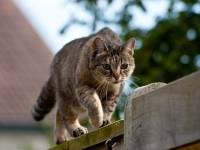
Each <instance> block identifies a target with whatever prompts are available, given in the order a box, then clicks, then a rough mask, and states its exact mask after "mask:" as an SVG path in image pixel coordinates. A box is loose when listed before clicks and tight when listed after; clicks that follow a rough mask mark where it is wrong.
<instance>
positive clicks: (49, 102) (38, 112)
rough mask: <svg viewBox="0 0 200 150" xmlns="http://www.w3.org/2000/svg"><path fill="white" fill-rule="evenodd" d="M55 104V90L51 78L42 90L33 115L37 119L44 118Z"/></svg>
mask: <svg viewBox="0 0 200 150" xmlns="http://www.w3.org/2000/svg"><path fill="white" fill-rule="evenodd" d="M54 105H55V91H54V86H53V85H52V82H51V80H50V79H49V80H48V81H47V82H46V83H45V85H44V86H43V88H42V91H41V93H40V95H39V97H38V99H37V101H36V104H35V105H34V106H33V108H32V116H33V118H34V119H35V120H36V121H40V120H42V119H43V118H44V117H45V116H46V115H47V114H48V113H49V112H50V111H51V109H52V108H53V107H54Z"/></svg>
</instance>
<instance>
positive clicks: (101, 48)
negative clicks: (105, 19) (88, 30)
mask: <svg viewBox="0 0 200 150" xmlns="http://www.w3.org/2000/svg"><path fill="white" fill-rule="evenodd" d="M92 46H93V50H94V51H96V53H98V54H99V53H103V52H106V51H107V47H106V44H105V42H104V41H103V40H102V39H101V38H100V37H96V38H95V39H94V41H93V45H92Z"/></svg>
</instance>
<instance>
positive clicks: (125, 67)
mask: <svg viewBox="0 0 200 150" xmlns="http://www.w3.org/2000/svg"><path fill="white" fill-rule="evenodd" d="M120 68H121V69H127V68H128V64H121V67H120Z"/></svg>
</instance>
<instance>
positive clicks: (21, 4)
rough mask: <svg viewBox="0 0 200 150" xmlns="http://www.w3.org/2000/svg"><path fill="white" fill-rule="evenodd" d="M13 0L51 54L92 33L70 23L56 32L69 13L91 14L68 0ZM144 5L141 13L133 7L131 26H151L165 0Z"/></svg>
mask: <svg viewBox="0 0 200 150" xmlns="http://www.w3.org/2000/svg"><path fill="white" fill-rule="evenodd" d="M13 1H14V2H15V3H16V5H17V6H18V8H19V9H20V10H21V11H22V12H23V14H24V16H25V17H26V18H27V19H28V20H29V22H30V23H31V25H32V26H33V27H34V29H35V30H36V31H37V33H38V34H39V36H40V37H41V38H42V39H43V40H44V42H45V43H46V45H47V46H48V47H49V48H50V50H51V51H52V53H54V54H55V53H56V52H57V51H59V50H60V49H61V48H62V47H63V45H65V44H66V43H67V42H69V41H71V40H73V39H75V38H80V37H83V36H87V35H89V34H91V33H92V30H91V29H89V28H88V27H86V26H82V25H73V27H70V29H68V31H67V33H65V34H64V35H60V33H59V31H60V29H61V28H62V27H63V26H64V25H65V23H66V22H67V21H68V20H69V19H70V17H71V16H76V17H79V18H84V20H86V21H90V20H91V15H90V14H88V13H87V12H86V11H84V9H83V8H82V7H81V6H78V5H77V4H74V3H72V2H69V1H68V2H66V0H40V1H39V2H38V1H36V0H13ZM101 2H102V7H103V5H104V3H103V1H101ZM122 2H123V1H121V0H116V2H115V3H114V5H113V6H112V9H109V10H112V11H108V12H107V14H108V15H109V16H110V17H112V14H113V12H115V11H117V10H119V9H120V8H121V7H122V6H123V3H122ZM145 6H146V7H147V10H148V13H143V12H142V11H141V10H140V9H138V8H134V10H133V11H134V12H135V14H136V15H135V18H134V22H132V24H133V25H134V26H140V27H141V28H151V27H153V26H154V24H155V18H156V17H157V16H162V15H163V14H164V12H165V11H166V8H167V6H168V2H167V0H160V1H156V2H155V1H154V0H148V1H145ZM158 6H159V7H158ZM131 11H132V10H131ZM141 18H142V19H141ZM104 26H105V25H104V24H101V25H99V26H98V27H97V29H100V28H102V27H104ZM111 28H112V29H113V30H114V31H116V32H117V28H115V26H111Z"/></svg>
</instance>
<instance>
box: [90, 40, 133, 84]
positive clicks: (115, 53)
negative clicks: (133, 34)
mask: <svg viewBox="0 0 200 150" xmlns="http://www.w3.org/2000/svg"><path fill="white" fill-rule="evenodd" d="M134 46H135V40H134V39H133V38H132V39H129V40H128V41H127V42H126V43H124V44H122V45H118V44H113V43H112V44H111V43H110V44H109V43H108V42H105V41H104V40H103V39H102V38H100V37H96V38H95V39H94V41H93V44H92V49H93V52H92V54H91V59H90V68H91V72H92V74H93V76H94V77H95V79H97V80H98V81H103V82H104V81H106V82H109V83H114V84H117V83H121V82H123V81H125V80H126V79H127V78H128V77H129V76H130V75H131V74H132V73H133V71H134V68H135V63H134V58H133V53H134V51H133V49H134Z"/></svg>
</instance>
